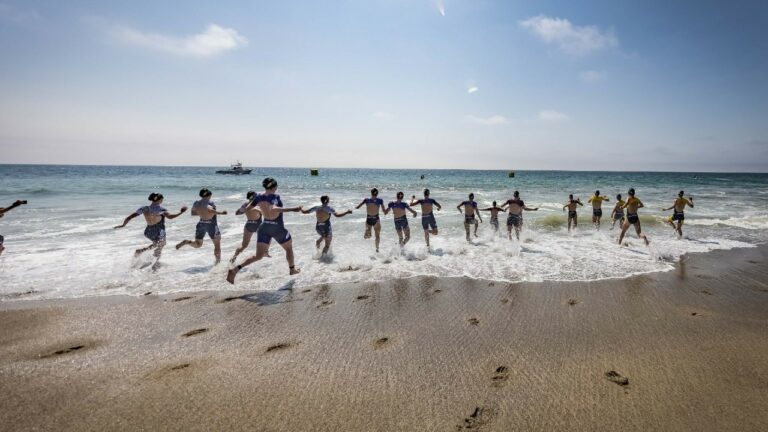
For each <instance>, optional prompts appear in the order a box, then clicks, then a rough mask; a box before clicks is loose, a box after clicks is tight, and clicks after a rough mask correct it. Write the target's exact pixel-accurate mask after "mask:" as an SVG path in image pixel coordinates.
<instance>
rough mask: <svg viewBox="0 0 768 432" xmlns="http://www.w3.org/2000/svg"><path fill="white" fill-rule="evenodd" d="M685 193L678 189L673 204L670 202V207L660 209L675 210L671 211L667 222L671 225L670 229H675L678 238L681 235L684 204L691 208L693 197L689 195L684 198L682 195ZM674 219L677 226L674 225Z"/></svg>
mask: <svg viewBox="0 0 768 432" xmlns="http://www.w3.org/2000/svg"><path fill="white" fill-rule="evenodd" d="M683 195H685V192H683V191H680V192H679V193H678V194H677V199H676V200H675V202H674V204H672V207H669V208H665V209H662V211H668V210H674V211H675V212H674V213H672V216H670V217H669V219H667V222H668V223H669V224H670V225H672V229H674V230H675V231H677V236H678V237H679V238H682V237H683V221H684V220H685V213H684V211H685V206H688V207H690V208H693V197H692V196H690V197H688V199H685V198H684V197H683ZM675 221H677V226H675Z"/></svg>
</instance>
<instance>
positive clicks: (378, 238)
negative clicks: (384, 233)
mask: <svg viewBox="0 0 768 432" xmlns="http://www.w3.org/2000/svg"><path fill="white" fill-rule="evenodd" d="M373 232H374V234H376V252H378V251H379V243H381V222H376V225H375V226H374V227H373Z"/></svg>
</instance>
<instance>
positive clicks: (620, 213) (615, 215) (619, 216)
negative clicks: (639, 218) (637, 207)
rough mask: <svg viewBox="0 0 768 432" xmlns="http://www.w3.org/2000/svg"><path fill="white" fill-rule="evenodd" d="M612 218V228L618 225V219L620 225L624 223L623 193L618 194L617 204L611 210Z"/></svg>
mask: <svg viewBox="0 0 768 432" xmlns="http://www.w3.org/2000/svg"><path fill="white" fill-rule="evenodd" d="M611 220H612V221H613V225H611V229H614V228H615V227H616V221H619V227H621V226H622V225H624V200H623V199H621V194H618V195H616V205H615V206H613V210H612V211H611Z"/></svg>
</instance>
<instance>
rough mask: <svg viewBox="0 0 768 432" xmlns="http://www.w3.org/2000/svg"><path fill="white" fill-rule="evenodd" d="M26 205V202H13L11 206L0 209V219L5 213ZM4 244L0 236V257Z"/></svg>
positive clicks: (3, 239)
mask: <svg viewBox="0 0 768 432" xmlns="http://www.w3.org/2000/svg"><path fill="white" fill-rule="evenodd" d="M26 203H27V201H26V200H16V201H14V202H13V204H11V205H10V206H8V207H0V218H1V217H3V216H4V215H5V214H6V213H7V212H9V211H11V210H13V209H15V208H16V207H18V206H20V205H24V204H26ZM4 242H5V238H4V237H3V236H2V235H0V255H2V254H3V251H4V250H5V246H3V243H4Z"/></svg>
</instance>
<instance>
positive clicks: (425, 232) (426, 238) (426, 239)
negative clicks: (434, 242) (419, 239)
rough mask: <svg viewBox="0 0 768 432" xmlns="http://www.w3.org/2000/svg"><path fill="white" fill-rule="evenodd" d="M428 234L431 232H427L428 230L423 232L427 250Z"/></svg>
mask: <svg viewBox="0 0 768 432" xmlns="http://www.w3.org/2000/svg"><path fill="white" fill-rule="evenodd" d="M430 232H431V231H429V230H424V240H425V241H426V242H427V248H429V233H430Z"/></svg>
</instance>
